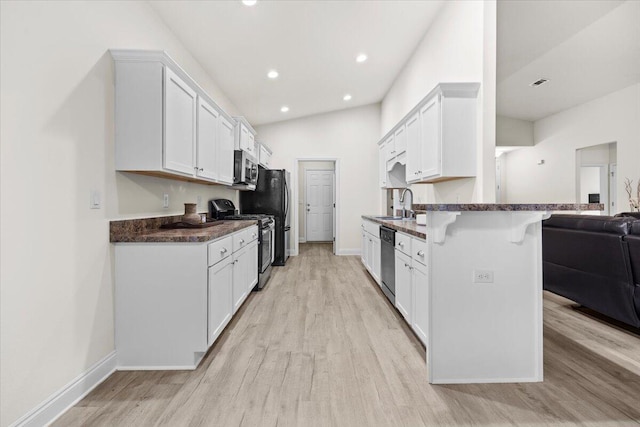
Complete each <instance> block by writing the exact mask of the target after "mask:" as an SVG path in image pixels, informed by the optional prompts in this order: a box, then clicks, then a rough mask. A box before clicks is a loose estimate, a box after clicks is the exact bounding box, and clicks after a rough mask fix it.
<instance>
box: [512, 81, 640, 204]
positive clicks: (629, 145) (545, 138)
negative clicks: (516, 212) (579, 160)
mask: <svg viewBox="0 0 640 427" xmlns="http://www.w3.org/2000/svg"><path fill="white" fill-rule="evenodd" d="M533 129H534V143H535V145H534V146H533V147H526V148H521V149H519V150H516V151H512V152H510V153H508V154H506V156H507V158H506V165H507V167H506V176H507V181H508V186H507V193H506V197H507V201H508V203H547V202H548V203H565V202H575V200H576V150H577V149H578V148H584V147H591V146H594V145H599V144H607V143H611V142H616V143H617V154H616V157H617V165H618V166H617V167H618V177H617V180H616V188H617V195H616V205H617V208H616V209H614V210H615V211H616V212H621V211H625V210H628V209H629V203H628V201H627V194H626V192H625V191H624V178H625V177H628V178H629V179H632V180H633V182H634V189H635V186H636V185H637V183H638V180H639V179H640V84H636V85H633V86H629V87H627V88H625V89H622V90H619V91H617V92H614V93H611V94H609V95H606V96H603V97H602V98H598V99H595V100H593V101H590V102H587V103H585V104H581V105H578V106H576V107H574V108H571V109H569V110H565V111H562V112H560V113H557V114H554V115H552V116H549V117H546V118H544V119H541V120H538V121H537V122H535V123H534V128H533ZM539 160H544V161H545V162H544V164H542V165H538V164H537V163H538V161H539ZM614 213H615V212H614Z"/></svg>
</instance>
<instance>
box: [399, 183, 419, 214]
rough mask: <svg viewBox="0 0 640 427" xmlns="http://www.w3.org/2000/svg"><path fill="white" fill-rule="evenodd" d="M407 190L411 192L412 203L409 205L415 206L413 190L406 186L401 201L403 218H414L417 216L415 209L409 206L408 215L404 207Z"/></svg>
mask: <svg viewBox="0 0 640 427" xmlns="http://www.w3.org/2000/svg"><path fill="white" fill-rule="evenodd" d="M407 191H408V192H409V194H411V205H409V206H413V191H411V189H410V188H405V189H404V190H402V194H401V195H400V203H402V218H413V217H414V216H415V211H414V210H413V209H411V208H409V216H407V209H406V208H405V207H404V196H405V194H406V193H407Z"/></svg>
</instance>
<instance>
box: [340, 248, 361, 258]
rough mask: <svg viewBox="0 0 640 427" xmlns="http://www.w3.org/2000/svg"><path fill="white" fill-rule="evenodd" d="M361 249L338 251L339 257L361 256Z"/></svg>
mask: <svg viewBox="0 0 640 427" xmlns="http://www.w3.org/2000/svg"><path fill="white" fill-rule="evenodd" d="M360 253H361V251H360V248H347V249H338V253H337V255H340V256H344V255H360Z"/></svg>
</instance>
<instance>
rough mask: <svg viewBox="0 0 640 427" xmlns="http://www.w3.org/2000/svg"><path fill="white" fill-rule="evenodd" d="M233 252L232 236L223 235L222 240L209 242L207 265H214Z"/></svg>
mask: <svg viewBox="0 0 640 427" xmlns="http://www.w3.org/2000/svg"><path fill="white" fill-rule="evenodd" d="M231 252H233V239H232V238H231V236H228V237H223V238H222V239H220V240H216V241H215V242H212V243H209V246H208V248H207V260H208V262H207V265H209V266H212V265H214V264H215V263H217V262H219V261H222V260H223V259H225V258H226V257H228V256H229V255H231Z"/></svg>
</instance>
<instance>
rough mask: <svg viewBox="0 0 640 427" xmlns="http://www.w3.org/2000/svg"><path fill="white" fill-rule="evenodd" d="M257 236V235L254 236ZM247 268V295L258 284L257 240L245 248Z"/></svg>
mask: <svg viewBox="0 0 640 427" xmlns="http://www.w3.org/2000/svg"><path fill="white" fill-rule="evenodd" d="M256 236H257V235H256ZM247 253H248V261H249V262H248V264H249V266H248V268H247V293H249V292H251V291H252V290H253V288H254V287H255V286H256V285H257V284H258V240H257V238H256V240H253V241H252V242H251V243H249V246H248V247H247Z"/></svg>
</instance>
